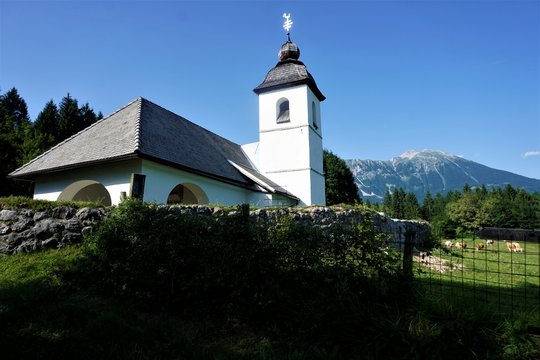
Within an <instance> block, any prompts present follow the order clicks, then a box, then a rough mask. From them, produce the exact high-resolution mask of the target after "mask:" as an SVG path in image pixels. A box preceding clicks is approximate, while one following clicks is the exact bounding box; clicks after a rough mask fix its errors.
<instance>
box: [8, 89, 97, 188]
mask: <svg viewBox="0 0 540 360" xmlns="http://www.w3.org/2000/svg"><path fill="white" fill-rule="evenodd" d="M101 118H103V115H102V114H101V112H100V113H98V114H96V113H95V112H94V110H93V109H92V108H91V107H90V105H89V104H88V103H85V104H83V105H82V106H79V102H78V101H77V99H75V98H73V97H71V95H70V94H69V93H68V94H67V95H66V96H65V97H64V98H63V99H62V100H61V101H60V104H58V105H56V104H55V103H54V101H53V100H50V101H49V102H47V103H46V104H45V105H44V107H43V110H41V112H40V113H39V114H38V116H37V117H36V119H33V120H32V119H30V115H29V114H28V107H27V105H26V102H25V101H24V99H23V97H22V96H21V95H19V92H18V91H17V89H16V88H12V89H11V90H9V91H7V92H6V93H4V94H2V95H0V196H5V195H31V194H32V189H31V185H30V184H27V183H23V182H16V181H14V180H12V179H8V178H6V176H7V175H8V174H9V173H10V172H12V171H13V170H15V169H17V168H18V167H19V166H21V165H23V164H24V163H26V162H28V161H30V160H31V159H33V158H34V157H36V156H37V155H39V154H41V153H43V152H44V151H46V150H48V149H50V148H51V147H52V146H54V145H55V144H57V143H59V142H61V141H63V140H65V139H67V138H68V137H70V136H71V135H73V134H75V133H77V132H79V131H80V130H82V129H84V128H85V127H87V126H88V125H91V124H93V123H95V122H96V121H97V120H99V119H101Z"/></svg>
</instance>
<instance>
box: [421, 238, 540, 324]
mask: <svg viewBox="0 0 540 360" xmlns="http://www.w3.org/2000/svg"><path fill="white" fill-rule="evenodd" d="M446 241H447V240H443V241H442V245H441V247H439V248H435V249H433V250H432V251H431V255H432V256H434V257H436V258H439V259H441V260H442V261H441V263H442V264H443V268H442V269H439V268H437V267H436V266H433V267H429V266H427V264H426V263H425V262H424V264H421V263H420V259H419V258H417V260H418V261H417V265H416V270H417V279H418V280H420V282H421V283H422V284H424V285H425V288H426V291H427V292H428V293H430V294H431V295H433V296H440V297H445V298H449V299H458V300H459V299H463V300H466V301H468V302H469V303H472V304H475V305H480V306H484V307H489V308H491V309H493V312H494V313H495V314H497V316H499V317H506V318H519V317H523V316H526V317H527V318H528V319H534V320H535V321H536V322H538V323H539V324H540V318H539V317H540V316H539V314H540V309H539V304H540V244H538V243H533V242H529V243H524V242H523V241H517V242H518V243H519V244H520V248H521V250H522V251H516V252H514V251H509V250H508V248H507V243H506V242H505V241H503V240H500V241H497V240H495V241H494V243H493V244H492V245H487V244H486V241H485V240H481V239H472V238H465V239H463V242H464V243H466V244H467V247H466V248H465V249H459V248H456V247H455V244H456V243H458V242H461V240H459V241H457V240H453V241H452V242H453V244H454V247H452V248H450V249H448V248H446V247H445V245H444V243H445V242H446ZM482 245H483V248H482ZM478 247H480V248H481V249H478Z"/></svg>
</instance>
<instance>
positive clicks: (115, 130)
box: [10, 98, 257, 186]
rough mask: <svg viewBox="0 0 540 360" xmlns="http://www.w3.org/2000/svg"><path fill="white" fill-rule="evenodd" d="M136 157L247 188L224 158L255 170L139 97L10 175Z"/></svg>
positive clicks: (214, 138)
mask: <svg viewBox="0 0 540 360" xmlns="http://www.w3.org/2000/svg"><path fill="white" fill-rule="evenodd" d="M135 157H140V158H147V159H151V160H154V161H158V162H162V163H165V164H167V165H169V166H173V167H177V168H181V169H184V170H186V171H190V172H195V173H199V174H201V175H205V176H210V177H215V178H218V179H220V180H224V181H229V182H232V183H236V184H238V185H243V186H252V185H253V181H252V180H249V179H248V178H247V177H245V176H243V175H242V174H241V173H240V172H239V171H238V170H237V169H236V168H235V167H234V166H233V165H231V164H230V163H229V161H228V160H230V161H233V162H234V163H236V164H238V165H241V166H242V167H246V168H249V169H251V171H254V172H257V170H255V169H253V166H252V165H251V163H250V161H249V160H248V158H247V157H246V155H245V154H244V152H243V150H242V149H241V147H240V145H238V144H235V143H233V142H231V141H229V140H227V139H224V138H223V137H221V136H219V135H216V134H214V133H212V132H210V131H208V130H206V129H204V128H202V127H200V126H199V125H196V124H194V123H192V122H190V121H188V120H186V119H184V118H183V117H181V116H178V115H176V114H174V113H172V112H170V111H168V110H166V109H164V108H162V107H160V106H158V105H156V104H154V103H152V102H151V101H148V100H146V99H143V98H138V99H136V100H134V101H133V102H131V103H129V104H128V105H126V106H124V107H123V108H121V109H119V110H117V111H116V112H114V113H112V114H111V115H109V116H108V117H106V118H104V119H102V120H100V121H98V122H96V123H95V124H93V125H91V126H89V127H88V128H86V129H84V130H82V131H81V132H79V133H77V134H75V135H73V136H72V137H70V138H69V139H67V140H65V141H63V142H62V143H60V144H58V145H56V146H55V147H53V148H52V149H50V150H49V151H47V152H45V153H43V154H42V155H40V156H38V157H37V158H35V159H33V160H32V161H30V162H29V163H27V164H25V165H23V166H22V167H20V168H19V169H17V170H15V171H13V172H12V173H11V174H10V177H14V178H26V179H35V177H36V175H39V174H44V173H49V172H54V171H61V170H66V169H69V168H76V167H82V166H87V165H91V164H97V163H103V162H108V161H114V160H118V159H124V158H135Z"/></svg>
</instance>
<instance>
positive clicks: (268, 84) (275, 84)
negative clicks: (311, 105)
mask: <svg viewBox="0 0 540 360" xmlns="http://www.w3.org/2000/svg"><path fill="white" fill-rule="evenodd" d="M299 58H300V49H299V48H298V46H297V45H296V44H295V43H293V42H292V41H291V38H290V37H289V35H288V34H287V42H286V43H285V44H283V45H282V46H281V49H280V50H279V62H278V63H277V65H276V66H274V67H273V68H272V69H270V71H269V72H268V74H266V77H265V78H264V81H263V82H262V83H261V84H260V85H258V86H257V87H256V88H255V89H253V91H254V92H255V93H256V94H257V95H258V94H261V93H264V92H267V91H272V90H277V89H283V88H287V87H292V86H296V85H302V84H306V85H308V86H309V88H310V89H311V91H313V93H314V94H315V96H316V97H317V98H318V99H319V101H323V100H324V99H325V96H324V95H323V94H322V93H321V91H320V90H319V88H318V87H317V84H316V83H315V79H314V78H313V76H311V74H310V73H309V71H307V68H306V65H304V63H303V62H301V61H300V60H298V59H299Z"/></svg>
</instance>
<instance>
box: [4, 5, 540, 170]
mask: <svg viewBox="0 0 540 360" xmlns="http://www.w3.org/2000/svg"><path fill="white" fill-rule="evenodd" d="M284 12H288V13H289V12H290V13H291V18H292V20H293V22H294V25H293V28H292V29H291V38H292V40H293V41H294V42H296V43H297V44H298V46H299V47H300V49H301V52H302V55H301V58H300V60H302V61H304V63H305V64H306V66H307V67H308V70H309V71H310V72H311V74H312V75H313V76H314V77H315V80H316V81H317V84H318V86H319V88H320V89H321V91H322V92H323V94H324V95H326V97H327V100H326V101H324V102H323V103H322V106H321V116H322V129H323V142H324V146H325V148H327V149H329V150H332V151H333V152H334V153H336V154H338V155H339V156H340V157H342V158H344V159H351V158H356V159H373V160H387V159H391V158H392V157H395V156H399V155H400V154H401V153H403V152H405V151H407V150H411V149H416V150H422V149H437V150H442V151H445V152H449V153H452V154H455V155H459V156H463V157H465V158H467V159H470V160H473V161H476V162H480V163H482V164H484V165H487V166H490V167H493V168H496V169H502V170H507V171H511V172H515V173H518V174H521V175H525V176H528V177H533V178H537V179H540V1H537V0H535V1H520V0H517V1H479V0H477V1H436V0H433V1H283V2H282V1H236V2H235V1H213V2H211V1H197V2H195V1H151V2H150V1H76V0H74V1H14V0H0V90H1V92H2V93H4V92H5V91H7V90H9V89H10V88H11V87H13V86H14V87H16V88H17V89H18V90H19V93H20V94H21V96H22V97H23V98H24V99H25V100H26V101H27V103H28V107H29V111H30V115H31V117H32V119H35V117H36V116H37V114H38V113H39V111H41V109H42V108H43V106H44V105H45V103H46V102H47V101H48V100H50V99H53V100H54V101H55V102H56V103H59V102H60V100H61V99H62V97H63V96H65V95H66V94H67V93H68V92H69V93H70V94H71V95H72V96H73V97H75V98H76V99H78V100H79V101H80V102H82V103H85V102H88V103H89V104H90V105H91V106H92V107H93V108H94V109H95V110H96V111H101V112H102V113H103V114H104V115H107V114H109V113H111V112H113V111H115V110H116V109H118V108H120V107H122V106H123V105H125V104H127V103H128V102H130V101H132V100H133V99H135V98H137V97H139V96H142V97H145V98H147V99H149V100H151V101H153V102H155V103H157V104H159V105H161V106H163V107H165V108H167V109H169V110H171V111H173V112H175V113H177V114H179V115H182V116H184V117H186V118H188V119H189V120H191V121H193V122H195V123H198V124H199V125H201V126H203V127H205V128H207V129H209V130H211V131H214V132H216V133H217V134H220V135H221V136H223V137H225V138H228V139H230V140H232V141H234V142H237V143H239V144H245V143H250V142H254V141H257V138H258V119H257V118H258V112H257V111H258V110H257V109H258V103H257V96H256V95H255V94H254V93H253V92H252V89H253V88H254V87H255V86H257V85H258V84H259V83H260V82H262V80H263V79H264V76H265V75H266V73H267V72H268V70H270V68H272V67H273V66H274V65H275V64H276V63H277V60H278V59H277V52H278V50H279V48H280V46H281V45H282V44H283V42H284V41H285V40H286V36H285V31H284V30H283V29H282V23H283V18H282V14H283V13H284Z"/></svg>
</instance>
